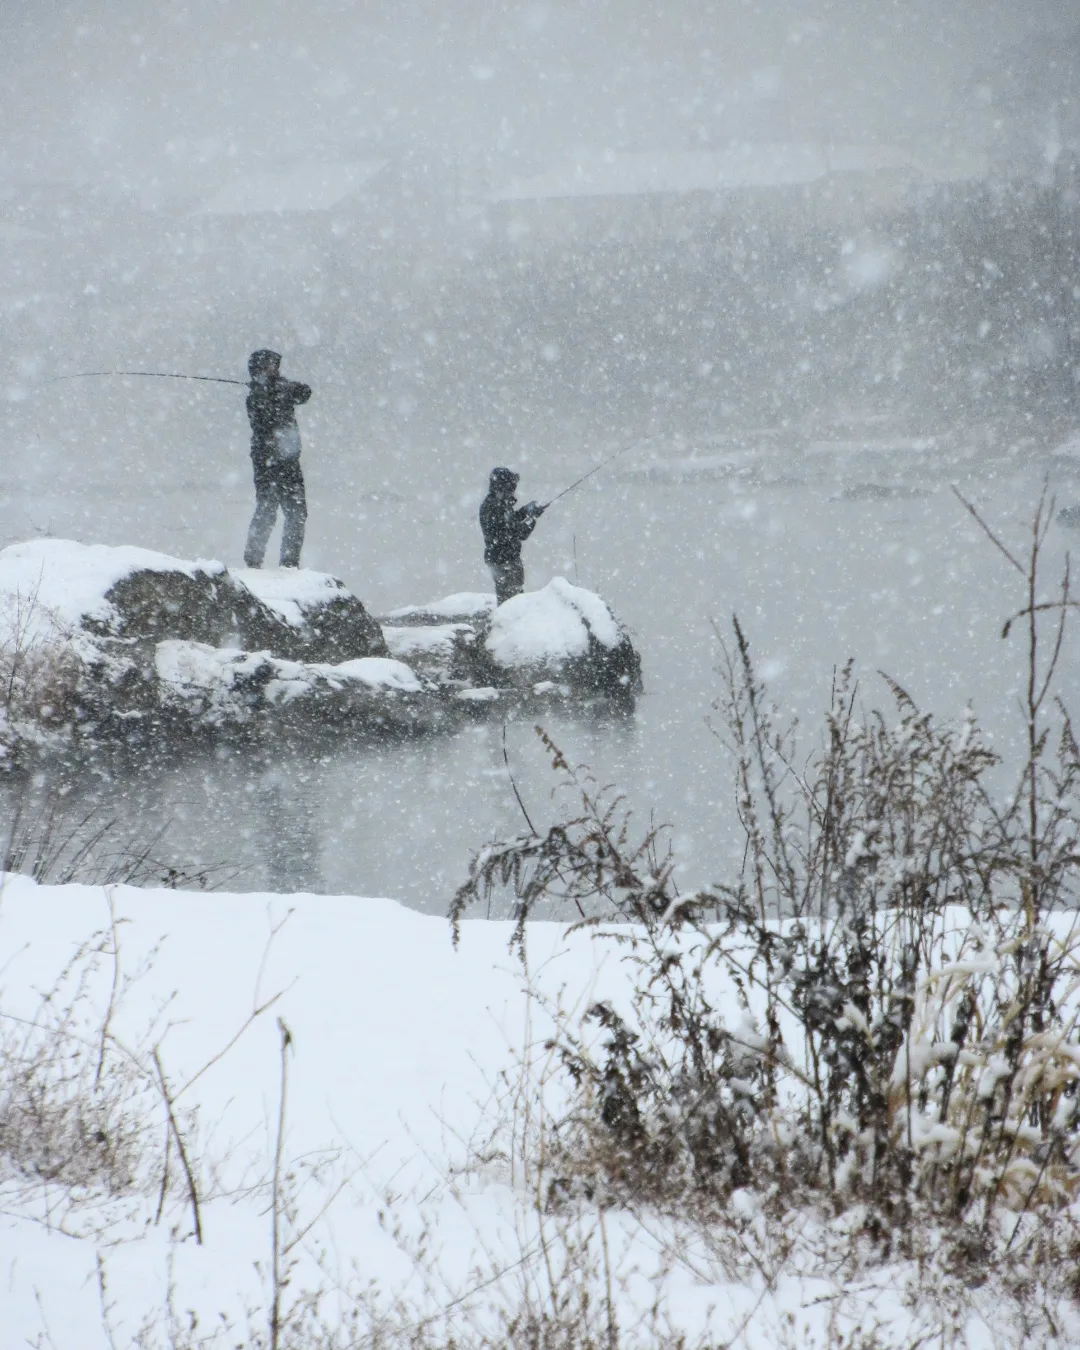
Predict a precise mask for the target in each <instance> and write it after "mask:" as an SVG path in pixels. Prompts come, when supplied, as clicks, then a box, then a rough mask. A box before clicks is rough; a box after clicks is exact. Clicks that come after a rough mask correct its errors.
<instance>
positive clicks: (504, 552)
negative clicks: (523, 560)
mask: <svg viewBox="0 0 1080 1350" xmlns="http://www.w3.org/2000/svg"><path fill="white" fill-rule="evenodd" d="M540 510H541V508H540V507H538V506H537V504H536V503H535V502H529V503H528V504H527V505H525V506H515V504H514V498H513V497H512V496H507V495H506V494H505V493H499V492H489V493H488V495H487V496H486V497H485V498H484V500H483V501H482V502H481V504H480V528H481V530H483V532H484V561H485V562H486V563H488V564H489V565H492V564H494V565H495V566H499V565H500V564H502V563H510V562H516V561H517V560H518V558H520V557H521V545H522V544H523V543H524V542H525V540H526V539H528V537H529V535H530V534H532V532H533V530H534V528H535V527H536V522H537V520H538V519H539V518H540Z"/></svg>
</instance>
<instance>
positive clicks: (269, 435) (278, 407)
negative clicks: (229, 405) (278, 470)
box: [247, 375, 311, 463]
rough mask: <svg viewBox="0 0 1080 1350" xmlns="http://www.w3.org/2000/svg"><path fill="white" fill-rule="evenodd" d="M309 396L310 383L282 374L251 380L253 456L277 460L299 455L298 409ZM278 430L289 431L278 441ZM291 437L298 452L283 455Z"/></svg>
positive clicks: (249, 411) (249, 412) (256, 458)
mask: <svg viewBox="0 0 1080 1350" xmlns="http://www.w3.org/2000/svg"><path fill="white" fill-rule="evenodd" d="M310 397H311V387H310V385H306V384H300V383H299V382H298V381H296V380H286V379H285V378H284V377H283V376H281V375H274V376H271V377H270V378H269V379H258V380H252V382H251V386H250V393H249V394H248V396H247V415H248V421H249V422H250V423H251V457H252V459H254V460H257V461H261V462H262V463H276V462H280V461H282V460H287V459H289V458H293V459H295V458H298V457H299V443H300V429H299V427H297V425H296V409H297V407H298V406H299V405H300V404H301V403H306V402H307V401H308V399H309V398H310ZM279 432H285V433H287V434H286V436H285V437H282V438H281V439H280V440H279V438H278V433H279ZM289 433H291V435H290V434H289ZM290 440H292V442H293V444H295V446H296V447H297V450H296V453H295V454H293V455H288V454H282V446H283V445H286V444H288V442H289V441H290Z"/></svg>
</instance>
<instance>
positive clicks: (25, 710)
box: [0, 539, 641, 762]
mask: <svg viewBox="0 0 1080 1350" xmlns="http://www.w3.org/2000/svg"><path fill="white" fill-rule="evenodd" d="M384 624H385V626H383V625H381V624H380V623H379V621H377V620H376V619H374V618H372V616H371V615H370V614H368V612H367V610H366V609H365V608H364V606H363V604H362V603H361V602H360V600H358V599H357V598H356V596H354V595H352V594H351V593H350V592H349V591H347V590H346V589H345V587H344V586H343V585H342V583H341V582H340V581H338V580H337V579H336V578H335V577H332V576H328V575H326V574H324V573H321V572H309V571H304V570H300V569H281V570H277V569H272V570H266V571H262V570H257V571H256V570H248V569H232V570H230V569H228V568H226V567H224V566H223V565H222V564H221V563H219V562H215V561H207V560H199V561H196V562H188V561H185V560H183V559H179V558H171V557H169V556H168V555H166V554H162V553H154V552H152V551H150V550H148V549H140V548H129V547H124V548H109V547H106V546H105V545H85V544H77V543H72V542H70V541H67V540H60V539H40V540H35V541H33V542H31V543H26V544H17V545H14V546H12V547H10V548H7V549H4V550H3V551H2V552H0V676H2V680H0V687H2V688H4V689H6V691H7V693H6V699H0V762H2V761H3V759H4V758H5V756H6V757H7V758H8V759H9V761H10V759H11V758H12V757H13V755H14V753H15V747H16V746H17V745H23V746H27V745H32V744H38V745H43V744H45V743H46V742H48V740H49V738H50V737H52V738H53V741H54V742H55V740H56V739H57V738H64V737H66V738H68V739H72V738H74V739H76V740H79V739H97V740H102V739H108V738H112V739H117V738H119V739H124V740H131V739H135V740H140V741H146V740H150V739H154V738H162V737H170V736H176V735H188V736H191V735H207V736H221V735H226V734H245V735H247V734H254V733H256V732H260V731H262V730H273V731H277V730H283V729H291V728H300V729H302V730H304V731H305V732H307V731H310V730H311V729H313V728H318V727H329V728H333V729H335V730H348V731H350V732H352V733H357V732H359V733H369V732H373V733H378V732H384V731H386V730H391V729H392V730H397V731H400V730H424V729H431V728H434V727H436V726H451V725H454V723H455V720H456V719H457V718H458V717H460V716H462V715H466V714H467V715H471V716H479V717H482V716H487V715H496V716H505V715H507V713H508V712H509V711H510V710H511V708H513V707H517V706H520V705H522V704H525V705H537V706H542V705H543V704H544V703H550V702H564V703H567V702H568V703H596V702H602V703H605V704H608V705H611V706H614V707H618V708H622V709H627V708H632V707H633V704H634V699H635V697H636V695H637V694H638V693H640V691H641V662H640V659H639V657H638V654H637V652H636V651H635V650H634V647H633V645H632V643H631V641H630V638H629V636H628V634H627V632H626V630H625V629H624V628H623V627H622V625H620V624H619V623H618V621H617V620H616V619H615V616H614V615H613V614H612V612H611V610H610V609H609V608H608V606H607V605H606V604H605V603H604V601H603V600H601V599H600V597H599V596H597V595H594V594H593V593H592V592H591V591H585V590H582V589H580V588H579V587H576V586H571V585H570V584H569V583H568V582H567V581H565V580H563V579H562V578H561V577H557V578H555V580H554V581H552V582H550V583H549V584H548V585H547V586H545V587H544V588H543V589H542V590H539V591H533V592H528V593H526V594H524V595H519V596H516V597H515V598H514V599H512V600H509V601H507V602H506V603H505V604H503V605H501V606H499V607H498V608H496V607H495V600H494V597H493V596H491V595H487V594H475V593H459V594H456V595H451V596H448V597H446V599H444V600H439V601H434V602H432V603H431V604H427V605H411V606H407V607H405V608H403V609H399V610H395V611H394V612H393V613H392V614H390V615H388V616H387V617H386V619H385V620H384Z"/></svg>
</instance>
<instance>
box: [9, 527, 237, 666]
mask: <svg viewBox="0 0 1080 1350" xmlns="http://www.w3.org/2000/svg"><path fill="white" fill-rule="evenodd" d="M231 592H232V587H231V586H230V583H229V580H228V575H227V573H226V570H225V567H224V566H223V565H222V564H221V563H219V562H211V561H205V560H199V561H197V562H185V561H184V560H182V559H180V558H171V557H169V555H168V554H166V553H156V552H154V551H153V550H151V549H145V548H134V547H130V546H122V547H118V548H112V547H109V546H107V545H105V544H77V543H74V542H73V541H72V540H69V539H35V540H32V541H31V542H29V543H24V544H12V545H11V546H10V547H9V548H5V549H4V550H3V551H0V606H3V608H4V610H5V612H6V616H7V621H8V624H9V626H10V624H11V623H12V622H13V621H14V622H15V623H17V624H18V625H19V626H20V630H21V635H22V637H23V638H24V639H25V640H28V641H41V640H47V639H49V638H54V637H57V636H71V635H72V634H74V633H76V632H78V631H80V630H81V631H83V632H85V633H89V634H92V635H94V636H96V637H102V638H120V639H126V640H130V639H147V638H149V639H153V640H155V641H160V640H161V639H163V638H179V639H185V640H188V641H195V642H210V643H217V642H221V641H223V640H224V639H225V638H226V637H227V636H228V634H229V632H230V631H231V629H232V626H233V618H232V604H231Z"/></svg>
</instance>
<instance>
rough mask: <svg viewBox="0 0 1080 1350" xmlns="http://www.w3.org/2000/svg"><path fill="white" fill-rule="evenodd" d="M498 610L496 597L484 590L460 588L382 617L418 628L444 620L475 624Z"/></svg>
mask: <svg viewBox="0 0 1080 1350" xmlns="http://www.w3.org/2000/svg"><path fill="white" fill-rule="evenodd" d="M494 612H495V597H494V595H491V594H489V593H488V592H485V591H458V592H457V593H456V594H455V595H447V596H445V597H444V598H443V599H442V600H431V601H429V602H428V603H427V604H426V605H403V606H402V607H401V608H400V609H392V610H391V611H390V613H389V614H387V615H386V617H385V618H384V619H383V620H382V622H383V624H384V626H385V625H387V624H389V625H390V626H391V627H392V628H415V627H420V626H439V625H442V624H469V625H475V624H477V623H479V622H481V621H482V620H484V619H487V618H490V616H491V615H492V614H493V613H494Z"/></svg>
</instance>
